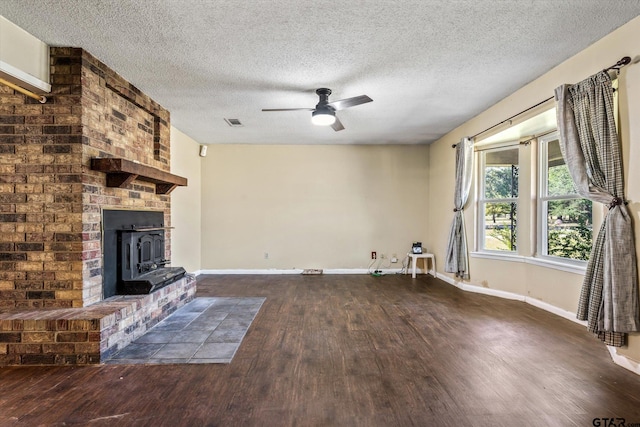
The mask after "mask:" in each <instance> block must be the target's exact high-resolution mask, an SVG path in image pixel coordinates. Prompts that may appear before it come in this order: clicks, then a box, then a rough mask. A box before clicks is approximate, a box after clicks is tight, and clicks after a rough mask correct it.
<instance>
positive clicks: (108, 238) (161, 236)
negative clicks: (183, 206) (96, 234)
mask: <svg viewBox="0 0 640 427" xmlns="http://www.w3.org/2000/svg"><path fill="white" fill-rule="evenodd" d="M166 230H168V227H165V226H164V214H163V213H162V212H151V211H120V210H104V211H103V233H104V234H103V256H104V274H103V278H104V297H105V298H108V297H109V296H113V295H138V294H149V293H151V292H153V291H156V290H158V289H160V288H162V287H164V286H166V285H168V284H170V283H173V282H175V281H176V280H178V279H180V278H182V277H183V276H184V275H185V274H186V271H185V269H184V268H182V267H168V264H169V263H170V262H171V261H170V260H168V259H166V258H165V231H166Z"/></svg>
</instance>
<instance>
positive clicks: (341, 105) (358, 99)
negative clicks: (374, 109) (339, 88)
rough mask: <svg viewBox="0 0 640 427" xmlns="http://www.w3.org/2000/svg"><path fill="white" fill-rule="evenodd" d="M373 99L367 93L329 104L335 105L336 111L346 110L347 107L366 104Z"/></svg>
mask: <svg viewBox="0 0 640 427" xmlns="http://www.w3.org/2000/svg"><path fill="white" fill-rule="evenodd" d="M371 101H373V99H371V98H369V97H368V96H367V95H360V96H354V97H353V98H346V99H339V100H338V101H332V102H330V103H329V104H327V105H330V106H331V107H333V108H334V109H335V110H336V111H338V110H344V109H345V108H349V107H355V106H356V105H360V104H365V103H367V102H371Z"/></svg>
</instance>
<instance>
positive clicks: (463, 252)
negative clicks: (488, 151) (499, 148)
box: [444, 138, 473, 279]
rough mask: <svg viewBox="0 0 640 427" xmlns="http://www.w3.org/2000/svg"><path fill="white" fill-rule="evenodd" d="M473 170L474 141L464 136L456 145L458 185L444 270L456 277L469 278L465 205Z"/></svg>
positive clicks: (454, 195) (454, 198)
mask: <svg viewBox="0 0 640 427" xmlns="http://www.w3.org/2000/svg"><path fill="white" fill-rule="evenodd" d="M472 171H473V141H472V140H471V139H469V138H463V139H462V140H461V141H460V142H459V143H458V145H456V187H455V191H454V194H453V203H454V205H455V208H454V209H453V212H454V214H453V223H452V224H451V231H450V232H449V242H448V244H447V259H446V260H445V266H444V271H446V272H447V273H455V275H456V277H462V278H465V279H468V278H469V258H468V252H467V236H466V235H465V231H464V215H463V209H464V205H465V204H466V203H467V198H468V197H469V189H470V188H471V174H472Z"/></svg>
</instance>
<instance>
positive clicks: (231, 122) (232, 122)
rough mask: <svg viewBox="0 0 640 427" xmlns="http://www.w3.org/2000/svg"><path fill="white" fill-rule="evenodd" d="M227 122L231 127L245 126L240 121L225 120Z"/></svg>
mask: <svg viewBox="0 0 640 427" xmlns="http://www.w3.org/2000/svg"><path fill="white" fill-rule="evenodd" d="M224 121H225V122H227V124H228V125H229V126H231V127H234V128H236V127H241V126H243V124H242V122H240V119H224Z"/></svg>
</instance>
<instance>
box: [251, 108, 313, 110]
mask: <svg viewBox="0 0 640 427" xmlns="http://www.w3.org/2000/svg"><path fill="white" fill-rule="evenodd" d="M313 110H315V108H263V109H262V111H313Z"/></svg>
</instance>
